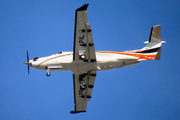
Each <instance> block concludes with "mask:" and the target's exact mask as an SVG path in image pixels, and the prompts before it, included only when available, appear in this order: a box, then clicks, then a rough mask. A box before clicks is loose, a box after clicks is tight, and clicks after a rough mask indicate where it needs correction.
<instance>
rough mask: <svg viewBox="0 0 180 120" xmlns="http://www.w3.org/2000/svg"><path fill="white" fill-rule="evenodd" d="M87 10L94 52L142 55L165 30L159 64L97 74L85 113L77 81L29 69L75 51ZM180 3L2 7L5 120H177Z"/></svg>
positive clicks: (0, 116) (0, 89)
mask: <svg viewBox="0 0 180 120" xmlns="http://www.w3.org/2000/svg"><path fill="white" fill-rule="evenodd" d="M85 3H89V4H90V5H89V7H88V19H89V23H90V24H91V28H92V30H93V40H94V43H95V49H96V50H115V51H125V50H132V49H140V48H142V47H144V44H143V42H145V41H147V40H148V39H149V33H150V29H151V26H154V25H158V24H160V25H161V35H162V40H164V41H166V42H167V43H166V44H163V46H162V51H161V60H160V61H155V60H154V61H153V60H152V61H145V62H140V63H139V64H138V65H136V66H130V67H124V68H119V69H113V70H108V71H99V72H98V73H97V77H96V81H95V87H94V89H93V93H92V99H91V101H89V102H88V106H87V112H86V113H81V114H76V115H71V114H70V113H69V112H70V110H73V109H74V106H73V103H74V96H73V79H72V73H71V72H70V71H68V72H51V73H52V75H51V77H47V76H46V75H45V74H46V71H42V70H37V69H33V68H31V70H30V75H28V73H27V66H25V65H23V62H24V61H26V50H29V55H30V59H33V58H34V57H36V56H38V57H43V56H48V55H51V54H54V53H57V52H60V51H72V50H73V38H74V17H75V9H77V8H78V7H80V6H81V5H83V4H85ZM179 6H180V1H178V0H174V1H172V0H166V1H164V0H144V1H142V0H136V1H133V0H114V1H109V0H91V1H88V0H79V1H77V0H69V1H61V0H51V1H48V0H44V1H42V0H31V1H24V0H16V1H14V0H1V1H0V66H1V72H0V76H1V78H0V120H42V119H43V120H60V119H63V120H65V119H71V120H73V119H78V120H81V119H86V120H92V119H119V120H135V119H137V120H152V119H153V120H170V119H171V120H179V119H180V114H179V112H180V87H179V86H180V74H179V68H180V63H179V59H180V55H179V52H178V51H179V44H180V35H179V32H180V22H179V21H180V8H179Z"/></svg>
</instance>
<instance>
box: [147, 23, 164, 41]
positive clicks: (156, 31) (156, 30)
mask: <svg viewBox="0 0 180 120" xmlns="http://www.w3.org/2000/svg"><path fill="white" fill-rule="evenodd" d="M149 42H161V26H160V25H157V26H153V27H152V28H151V32H150V36H149Z"/></svg>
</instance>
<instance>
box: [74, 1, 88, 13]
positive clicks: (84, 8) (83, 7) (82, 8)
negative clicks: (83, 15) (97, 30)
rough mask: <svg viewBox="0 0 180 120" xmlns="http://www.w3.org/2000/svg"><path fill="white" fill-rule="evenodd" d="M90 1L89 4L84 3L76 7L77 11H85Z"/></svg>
mask: <svg viewBox="0 0 180 120" xmlns="http://www.w3.org/2000/svg"><path fill="white" fill-rule="evenodd" d="M88 5H89V4H88V3H87V4H84V5H83V6H81V7H80V8H78V9H76V11H83V10H87V7H88Z"/></svg>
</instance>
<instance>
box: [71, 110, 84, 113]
mask: <svg viewBox="0 0 180 120" xmlns="http://www.w3.org/2000/svg"><path fill="white" fill-rule="evenodd" d="M81 112H86V111H74V110H72V111H70V113H71V114H75V113H81Z"/></svg>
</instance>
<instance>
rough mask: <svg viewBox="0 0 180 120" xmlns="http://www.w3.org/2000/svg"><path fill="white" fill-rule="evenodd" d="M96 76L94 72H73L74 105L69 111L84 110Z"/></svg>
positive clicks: (77, 111)
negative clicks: (73, 108) (72, 109)
mask: <svg viewBox="0 0 180 120" xmlns="http://www.w3.org/2000/svg"><path fill="white" fill-rule="evenodd" d="M95 78H96V72H95V71H90V72H88V73H84V74H77V73H75V74H73V84H74V107H75V110H74V111H71V112H70V113H79V112H86V106H87V101H89V100H90V98H91V94H92V89H93V87H94V82H95Z"/></svg>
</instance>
